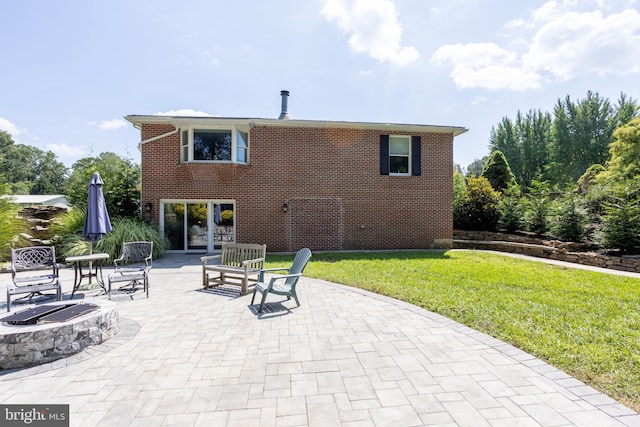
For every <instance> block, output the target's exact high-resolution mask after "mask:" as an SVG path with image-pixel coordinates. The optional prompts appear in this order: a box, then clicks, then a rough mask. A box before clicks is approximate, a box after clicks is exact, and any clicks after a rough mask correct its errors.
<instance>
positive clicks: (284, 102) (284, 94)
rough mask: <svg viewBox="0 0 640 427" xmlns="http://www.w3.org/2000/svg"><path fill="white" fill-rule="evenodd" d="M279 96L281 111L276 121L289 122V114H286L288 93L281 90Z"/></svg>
mask: <svg viewBox="0 0 640 427" xmlns="http://www.w3.org/2000/svg"><path fill="white" fill-rule="evenodd" d="M280 96H282V109H281V110H280V117H278V119H280V120H289V113H287V101H288V98H289V91H288V90H281V91H280Z"/></svg>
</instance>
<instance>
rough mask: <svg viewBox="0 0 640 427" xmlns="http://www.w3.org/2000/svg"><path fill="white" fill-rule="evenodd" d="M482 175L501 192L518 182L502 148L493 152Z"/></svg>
mask: <svg viewBox="0 0 640 427" xmlns="http://www.w3.org/2000/svg"><path fill="white" fill-rule="evenodd" d="M482 176H483V177H485V178H487V180H488V181H489V183H491V186H492V187H493V189H494V190H498V191H500V192H501V193H502V192H503V191H504V190H505V189H506V188H507V187H509V186H510V185H515V184H516V177H515V176H514V175H513V172H511V168H510V167H509V163H508V162H507V159H506V158H505V157H504V154H502V151H500V150H495V151H494V152H493V153H491V157H489V161H488V162H487V165H486V166H485V167H484V170H483V171H482Z"/></svg>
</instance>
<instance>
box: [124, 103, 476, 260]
mask: <svg viewBox="0 0 640 427" xmlns="http://www.w3.org/2000/svg"><path fill="white" fill-rule="evenodd" d="M288 95H289V93H288V92H287V91H282V92H281V96H282V110H281V114H280V117H279V118H278V119H264V118H263V119H260V118H225V117H182V116H177V117H176V116H159V115H130V116H127V117H125V118H126V119H127V120H128V121H129V122H131V123H132V124H133V125H134V126H135V127H136V128H137V129H139V130H140V132H141V143H140V150H141V154H142V161H141V168H142V194H141V202H142V206H143V214H144V215H145V216H146V218H147V219H149V220H151V221H153V222H156V223H157V224H158V225H159V227H160V229H161V230H162V231H163V232H164V233H165V234H166V235H167V237H168V238H169V241H170V250H172V251H183V252H187V251H189V252H191V251H193V252H213V251H214V250H215V249H216V248H217V247H219V245H220V244H221V243H222V242H224V241H234V242H238V243H266V244H267V248H268V250H269V251H270V252H277V251H295V250H297V249H300V248H302V247H309V248H310V249H312V250H350V249H354V250H361V249H411V248H433V247H447V246H450V244H451V241H452V237H453V226H452V216H453V185H452V167H453V138H454V137H455V136H457V135H460V134H461V133H463V132H466V129H465V128H463V127H450V126H427V125H411V124H388V123H358V122H340V121H316V120H292V119H289V117H288V112H287V102H288Z"/></svg>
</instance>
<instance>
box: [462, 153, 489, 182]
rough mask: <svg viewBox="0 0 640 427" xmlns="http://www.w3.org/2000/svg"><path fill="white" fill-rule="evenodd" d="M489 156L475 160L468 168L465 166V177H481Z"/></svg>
mask: <svg viewBox="0 0 640 427" xmlns="http://www.w3.org/2000/svg"><path fill="white" fill-rule="evenodd" d="M488 160H489V156H484V157H483V158H481V159H475V160H474V161H473V162H471V164H469V166H467V175H471V176H475V177H476V178H477V177H479V176H480V175H482V171H483V170H484V165H486V164H487V161H488Z"/></svg>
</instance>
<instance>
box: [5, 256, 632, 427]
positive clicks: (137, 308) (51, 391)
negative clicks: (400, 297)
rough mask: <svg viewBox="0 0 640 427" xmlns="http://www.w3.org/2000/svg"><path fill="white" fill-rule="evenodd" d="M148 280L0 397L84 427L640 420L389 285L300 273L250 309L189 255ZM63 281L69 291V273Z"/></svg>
mask: <svg viewBox="0 0 640 427" xmlns="http://www.w3.org/2000/svg"><path fill="white" fill-rule="evenodd" d="M105 273H108V269H105ZM150 277H151V287H150V297H149V298H148V299H147V298H145V297H144V295H143V293H142V292H138V293H136V294H133V295H117V296H114V297H113V300H114V301H116V303H117V310H118V312H119V314H120V327H121V331H120V332H119V333H118V334H117V335H116V336H115V337H114V338H112V339H110V340H109V341H107V342H105V343H104V344H102V345H98V346H95V347H91V348H90V349H87V350H85V351H83V352H82V353H79V354H77V355H74V356H71V357H68V358H66V359H62V360H59V361H56V362H53V363H49V364H46V365H42V366H39V367H34V368H29V369H23V370H17V371H11V372H2V373H0V402H2V403H23V404H35V403H37V404H47V403H52V404H53V403H66V404H69V405H70V410H71V419H70V422H71V425H72V426H83V427H84V426H94V425H95V426H111V425H113V426H119V427H120V426H124V425H131V426H170V425H176V426H177V425H189V426H218V425H227V426H236V425H240V426H243V427H247V426H253V425H256V426H307V425H308V426H335V425H343V426H392V425H398V426H414V425H415V426H420V425H437V426H448V425H450V426H464V425H470V426H493V427H495V426H513V425H518V426H640V415H639V414H637V413H636V412H634V411H632V410H631V409H629V408H627V407H625V406H623V405H621V404H620V403H618V402H616V401H614V400H613V399H610V398H609V397H607V396H605V395H603V394H601V393H599V392H597V391H596V390H594V389H592V388H591V387H588V386H587V385H585V384H583V383H582V382H580V381H578V380H576V379H574V378H572V377H570V376H569V375H567V374H565V373H563V372H561V371H559V370H558V369H556V368H554V367H552V366H550V365H548V364H546V363H544V362H543V361H541V360H539V359H536V358H535V357H533V356H531V355H529V354H527V353H525V352H523V351H521V350H519V349H516V348H514V347H512V346H510V345H508V344H505V343H503V342H501V341H499V340H496V339H494V338H492V337H489V336H487V335H485V334H482V333H479V332H477V331H474V330H472V329H470V328H468V327H466V326H463V325H460V324H458V323H456V322H454V321H452V320H450V319H447V318H444V317H442V316H439V315H437V314H434V313H431V312H428V311H426V310H423V309H420V308H418V307H415V306H413V305H410V304H407V303H404V302H400V301H396V300H393V299H391V298H387V297H384V296H380V295H376V294H372V293H370V292H367V291H363V290H359V289H353V288H349V287H346V286H342V285H338V284H333V283H329V282H325V281H321V280H315V279H310V278H306V277H305V278H303V279H302V280H301V282H300V284H299V295H300V298H301V304H302V305H301V306H300V307H298V308H296V307H295V303H294V302H293V301H286V300H283V299H282V298H280V297H278V296H273V295H270V296H269V298H268V302H269V304H268V307H267V310H266V312H265V313H264V314H262V315H258V313H257V311H256V309H257V306H250V305H249V304H250V301H251V296H250V295H247V296H243V297H238V296H237V295H236V294H234V293H229V292H223V291H215V290H214V291H203V290H202V289H201V267H200V263H199V258H198V257H197V256H194V255H176V254H172V255H168V256H166V257H163V258H162V259H159V260H157V261H154V268H153V270H152V271H151V276H150ZM9 279H10V277H9V276H8V275H0V287H3V286H5V285H6V283H7V281H8V280H9ZM62 280H63V284H64V289H63V291H64V292H65V295H66V296H67V298H68V295H69V294H70V293H71V287H72V281H73V270H64V271H63V272H62ZM93 294H94V293H93V292H90V291H85V292H84V297H85V298H86V299H87V300H91V299H93V298H104V296H94V295H93ZM80 295H82V292H81V294H80ZM76 298H79V296H78V294H76ZM0 309H1V308H0ZM16 309H19V308H18V306H16Z"/></svg>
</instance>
